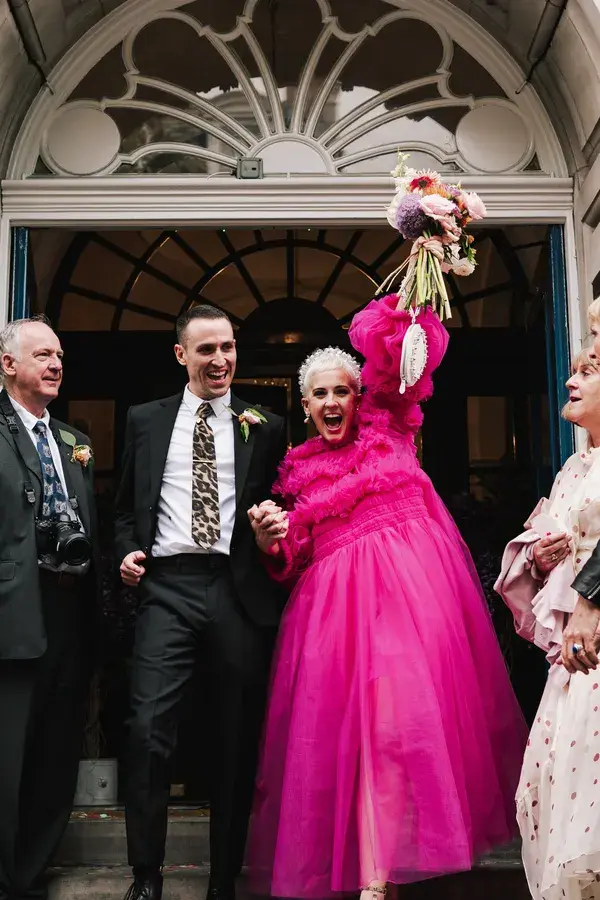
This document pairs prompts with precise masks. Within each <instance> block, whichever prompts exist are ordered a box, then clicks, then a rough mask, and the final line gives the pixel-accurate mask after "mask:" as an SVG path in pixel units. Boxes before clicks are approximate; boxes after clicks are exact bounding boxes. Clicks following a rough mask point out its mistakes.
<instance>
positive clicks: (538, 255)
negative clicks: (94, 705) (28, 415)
mask: <svg viewBox="0 0 600 900" xmlns="http://www.w3.org/2000/svg"><path fill="white" fill-rule="evenodd" d="M476 239H477V244H478V250H479V263H480V265H479V268H478V270H477V271H476V273H475V275H473V276H472V277H471V278H470V279H468V280H465V281H464V282H462V283H461V282H460V279H455V281H451V283H450V288H451V292H452V298H453V299H452V306H453V312H454V315H453V319H452V320H451V322H450V328H451V342H450V348H449V351H448V354H447V357H446V359H445V360H444V363H443V365H442V367H441V368H440V370H439V372H438V374H437V376H436V392H435V395H434V397H433V398H432V400H431V401H430V402H429V403H428V405H427V407H426V415H425V424H424V427H423V431H422V435H421V436H420V441H421V454H422V460H423V465H424V467H425V469H426V471H427V472H428V473H429V474H430V476H431V477H432V479H433V481H434V483H435V485H436V487H437V489H438V490H439V492H440V494H441V495H442V497H443V498H444V500H445V501H446V503H447V504H448V506H449V507H450V510H451V512H452V513H453V515H454V516H455V518H456V520H457V522H458V524H459V527H460V528H461V530H462V532H463V535H464V537H465V539H466V540H467V542H468V544H469V546H470V548H471V551H472V553H473V555H474V557H475V561H476V564H477V566H478V569H479V572H480V576H481V578H482V581H483V584H484V588H485V590H486V595H487V597H488V602H489V605H490V610H491V613H492V616H493V618H494V622H495V625H496V629H497V632H498V635H499V638H500V641H501V643H502V646H503V650H504V652H505V655H506V658H507V662H508V664H509V667H510V669H511V673H512V676H513V680H514V683H515V687H516V689H517V692H518V695H519V699H520V701H521V703H522V705H523V708H524V710H525V712H526V714H527V715H528V716H531V714H532V713H533V711H534V709H535V707H536V705H537V701H538V698H539V693H540V689H541V685H542V683H543V680H544V676H545V669H544V661H543V657H542V656H541V654H539V653H538V652H537V651H536V650H535V649H534V648H531V647H529V646H528V645H526V644H525V643H524V642H522V641H520V640H518V639H516V638H515V637H514V636H513V633H512V623H511V621H510V616H509V615H508V613H507V612H506V610H505V609H504V608H503V606H502V604H501V602H500V601H499V598H496V597H495V595H494V593H493V590H492V585H493V581H494V579H495V577H496V574H497V571H498V565H499V558H500V555H501V552H502V549H503V547H504V545H505V543H506V541H507V539H508V538H509V537H511V536H512V535H514V534H516V533H518V532H519V531H520V530H521V524H522V522H523V521H524V520H525V518H526V516H527V515H528V513H529V512H530V510H531V509H532V508H533V506H534V505H535V503H536V502H537V499H538V497H539V496H540V495H541V494H543V493H546V492H547V491H548V489H549V485H550V483H551V480H552V472H551V453H550V445H549V438H548V435H549V430H550V429H549V421H550V411H549V403H548V385H547V360H546V358H547V342H548V339H549V334H548V327H547V324H546V322H547V316H546V312H547V308H548V304H549V303H551V297H550V277H549V244H548V229H547V228H546V227H545V226H514V227H507V228H503V229H487V230H481V231H479V232H477V235H476ZM31 246H32V270H33V276H34V277H33V284H34V292H33V295H32V306H33V307H34V308H35V309H37V310H39V311H46V313H47V314H48V315H49V316H50V318H51V319H52V321H53V324H54V325H55V326H56V327H57V328H58V330H59V332H60V336H61V340H62V343H63V347H64V349H65V354H66V355H65V359H66V364H65V378H64V384H63V388H62V391H61V396H60V399H59V401H57V403H56V404H55V405H54V410H53V411H54V412H55V414H56V415H57V416H60V417H61V418H63V419H66V420H68V421H71V422H72V423H73V424H78V425H79V426H80V427H81V428H83V429H84V430H85V431H87V432H88V433H90V434H91V437H92V441H93V443H94V446H95V450H96V461H97V464H96V481H97V490H98V500H99V505H100V511H101V523H102V528H103V541H104V554H105V560H106V572H105V610H104V612H105V616H104V619H105V624H106V632H107V635H108V640H107V645H106V646H107V661H106V662H107V664H106V667H105V668H106V675H105V680H104V688H103V696H102V707H103V713H102V725H103V734H104V740H103V742H102V747H101V752H102V753H103V754H104V755H107V756H118V755H120V752H121V747H122V738H123V719H124V716H125V712H126V678H127V671H126V660H127V655H128V652H129V647H130V643H131V635H132V628H133V622H134V618H135V597H134V596H133V595H132V594H131V593H130V592H126V591H123V590H121V589H120V588H119V586H118V582H117V581H116V579H115V571H114V565H113V561H112V558H111V539H112V502H113V496H114V489H115V483H116V479H117V477H118V467H119V459H120V455H121V450H122V444H123V432H124V425H125V417H126V413H127V409H128V408H129V406H131V405H132V404H136V403H143V402H145V401H147V400H152V399H155V398H157V397H161V396H168V395H169V394H172V393H175V392H176V391H178V390H180V389H181V388H182V387H183V384H184V379H183V377H182V376H183V371H182V369H181V368H180V367H179V366H178V365H176V363H175V360H174V356H173V343H174V332H173V327H174V322H175V319H176V317H177V315H178V314H179V313H180V312H181V311H182V310H183V309H185V308H187V307H188V306H189V305H190V304H194V303H198V302H209V303H213V304H215V305H218V306H221V307H222V308H223V309H225V310H226V311H227V312H228V314H229V315H230V316H231V318H232V321H233V323H234V326H235V329H236V336H237V340H238V353H239V364H238V371H237V375H238V379H237V382H236V385H235V390H236V392H237V393H238V395H240V396H241V397H242V398H243V399H247V400H248V401H249V402H252V403H253V404H256V403H259V404H262V405H264V406H266V407H268V408H270V409H272V410H273V411H275V412H277V413H279V414H281V415H283V416H285V417H286V420H287V423H288V436H289V440H290V442H291V443H298V442H299V441H302V440H304V438H305V437H306V426H305V425H304V423H303V413H302V409H301V406H300V397H299V391H298V387H297V382H296V372H297V368H298V366H299V364H300V362H301V361H302V360H303V359H304V357H305V356H306V355H307V353H309V352H311V351H312V350H313V349H314V348H315V347H317V346H324V345H327V344H330V343H332V344H338V345H341V346H346V347H347V348H348V349H349V342H348V337H347V327H348V324H349V322H350V321H351V319H352V316H353V315H354V313H355V312H356V311H357V310H358V309H360V308H361V306H362V305H364V304H365V303H366V302H368V301H369V299H370V298H371V297H372V296H373V294H374V292H375V290H376V286H377V285H378V284H379V283H380V282H381V280H382V279H383V278H384V277H385V276H386V274H387V273H388V272H389V271H390V270H391V269H392V268H393V267H394V266H395V265H397V264H398V261H399V259H401V258H402V255H403V254H405V253H406V248H405V247H404V246H403V245H402V242H401V241H400V240H398V239H395V238H394V233H393V232H391V231H390V230H389V229H386V230H372V231H341V230H334V229H328V230H317V229H304V230H302V231H277V230H260V231H247V230H237V231H236V230H227V231H225V230H221V231H217V232H215V231H212V232H211V231H199V230H194V231H172V232H134V231H126V232H93V233H92V232H86V233H72V234H68V233H66V232H57V231H51V230H43V231H39V232H34V233H32V241H31ZM550 337H551V336H550ZM206 687H207V686H206V685H205V683H204V680H203V678H202V673H201V670H199V673H198V679H197V683H196V684H195V685H194V687H193V691H192V693H191V694H190V699H189V702H188V704H187V708H186V710H185V714H184V720H183V724H182V731H181V740H180V751H179V757H178V760H177V766H176V771H175V772H174V775H173V783H174V800H175V799H177V800H185V801H189V802H191V801H201V800H203V799H204V798H205V797H206V793H207V789H206V784H205V781H204V775H203V770H204V766H203V765H202V758H203V746H206V742H207V740H210V737H209V735H210V722H208V721H206V717H205V716H204V715H203V713H202V694H203V691H204V690H205V689H206Z"/></svg>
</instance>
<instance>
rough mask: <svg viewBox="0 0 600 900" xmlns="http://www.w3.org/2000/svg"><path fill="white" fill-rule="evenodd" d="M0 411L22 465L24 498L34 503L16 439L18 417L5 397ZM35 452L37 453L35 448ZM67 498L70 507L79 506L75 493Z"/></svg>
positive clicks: (17, 435) (18, 433)
mask: <svg viewBox="0 0 600 900" xmlns="http://www.w3.org/2000/svg"><path fill="white" fill-rule="evenodd" d="M0 412H1V413H2V415H3V417H4V419H5V420H6V424H7V425H8V430H9V432H10V434H11V436H12V439H13V445H14V448H15V450H16V451H17V455H18V457H19V459H20V461H21V463H22V465H23V471H24V473H25V481H24V482H23V488H24V490H25V498H26V500H27V502H28V503H30V504H32V505H35V502H36V498H35V490H34V487H33V484H32V483H31V481H30V480H29V474H28V472H29V468H28V465H27V460H26V459H25V456H24V455H23V450H22V448H21V447H20V445H19V440H18V437H19V435H20V433H21V429H20V428H19V419H18V416H17V413H16V412H15V409H14V407H13V405H12V403H11V402H10V401H9V400H7V399H6V398H2V400H0ZM27 440H29V438H27ZM35 452H36V453H37V450H36V451H35ZM40 475H41V461H40ZM42 483H43V477H42ZM65 493H66V494H67V496H68V488H67V491H65ZM68 499H69V503H70V504H71V507H72V509H73V510H77V509H78V507H79V502H78V500H77V497H75V495H73V496H72V497H69V498H68Z"/></svg>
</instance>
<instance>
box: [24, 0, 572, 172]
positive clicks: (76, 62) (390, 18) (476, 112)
mask: <svg viewBox="0 0 600 900" xmlns="http://www.w3.org/2000/svg"><path fill="white" fill-rule="evenodd" d="M307 2H309V3H311V4H313V5H315V6H317V7H318V9H319V12H320V15H321V20H322V29H321V34H320V35H319V38H318V40H317V41H316V42H315V43H314V46H313V48H312V50H311V52H310V54H309V57H308V59H307V61H306V65H305V67H304V70H303V73H302V77H301V79H300V82H299V84H298V86H297V90H296V91H295V97H294V102H293V109H292V111H291V118H290V121H288V122H285V121H284V115H283V111H282V96H281V93H282V92H281V88H280V87H279V86H278V85H277V82H276V79H275V77H274V75H273V72H272V68H271V67H270V65H269V61H268V60H267V58H266V56H265V53H264V52H263V49H262V48H261V46H260V43H259V42H258V41H257V39H256V37H255V35H254V32H253V28H252V26H253V19H254V15H255V12H256V9H257V6H258V5H259V3H260V0H247V2H246V4H245V7H244V10H243V15H242V16H239V17H238V18H237V22H236V25H235V27H234V28H233V29H230V30H229V31H228V32H224V33H220V32H218V31H217V30H216V29H214V28H213V27H212V26H211V25H210V24H206V23H204V22H201V21H198V19H197V18H196V17H195V16H194V15H192V14H191V13H190V12H189V11H188V10H186V7H189V0H129V2H127V3H125V4H124V5H123V6H121V7H119V8H118V9H117V10H115V11H114V12H113V13H112V14H110V15H109V16H107V17H106V18H105V19H104V20H102V22H100V23H99V24H98V25H96V26H95V27H94V28H92V29H91V30H90V31H89V32H87V34H86V35H85V36H84V37H83V38H82V39H81V40H80V41H79V42H78V43H77V44H76V45H75V46H74V47H73V49H72V50H71V51H69V52H68V53H67V54H66V56H65V57H64V58H63V59H62V60H61V62H60V63H59V64H58V66H57V67H56V69H55V70H54V71H53V73H52V76H51V79H50V80H51V83H52V92H50V91H48V90H47V89H43V90H42V91H41V92H40V93H39V95H38V97H37V98H36V100H35V102H34V103H33V104H32V106H31V108H30V110H29V113H28V114H27V116H26V118H25V121H24V123H23V126H22V128H21V130H20V132H19V135H18V137H17V140H16V142H15V145H14V148H13V152H12V155H11V159H10V164H9V167H8V172H7V176H8V178H9V179H11V180H18V179H22V178H26V177H28V176H29V175H31V174H33V173H34V171H35V167H36V163H37V161H38V158H39V157H40V156H41V159H42V160H43V162H44V164H45V166H46V168H47V169H48V170H49V172H51V173H53V174H55V175H63V176H64V175H74V176H81V175H95V176H99V175H107V174H112V173H113V172H115V171H117V170H118V169H119V167H120V166H121V165H123V164H130V165H135V164H136V163H139V161H140V160H141V159H143V158H144V157H147V156H149V155H151V154H152V153H153V152H155V153H159V152H163V153H164V152H166V151H170V152H174V153H178V152H179V153H181V154H182V155H184V154H187V155H188V156H195V157H197V158H201V159H204V160H206V161H207V162H210V163H212V164H213V168H212V172H211V171H210V170H209V171H207V172H206V174H212V173H213V172H216V171H218V167H219V166H220V167H221V168H223V167H225V168H226V169H229V170H231V169H232V168H233V167H234V165H235V159H236V155H237V156H240V155H246V156H258V155H261V156H263V157H265V158H266V162H267V164H268V165H269V166H270V167H271V173H272V174H289V170H288V171H285V170H284V171H282V170H281V169H282V166H283V164H284V163H285V160H286V159H288V158H289V156H290V150H292V149H294V150H295V151H296V154H295V155H296V158H298V159H299V160H300V163H299V165H300V172H301V173H302V174H308V173H312V174H315V173H317V172H319V173H321V174H324V175H326V174H328V175H335V174H345V175H347V174H354V173H353V172H352V163H354V164H355V165H357V164H359V163H360V164H364V163H366V162H367V161H368V160H373V159H375V158H376V148H373V147H372V146H371V147H369V146H368V142H367V145H365V142H364V137H365V135H367V134H368V133H369V131H371V132H374V131H375V130H377V129H379V131H380V133H381V135H382V148H381V149H383V150H384V151H387V153H388V156H389V154H391V153H393V150H394V149H395V147H396V146H397V144H398V140H395V141H394V140H386V134H387V135H389V137H391V136H392V134H394V131H393V129H394V127H395V128H396V129H398V130H399V133H401V131H402V129H400V128H399V125H400V124H401V123H402V122H404V123H405V122H406V120H407V117H409V116H411V115H417V116H424V115H426V113H427V111H428V110H432V111H433V110H439V109H441V108H461V109H462V110H463V111H464V115H463V117H462V119H461V121H460V122H459V124H458V127H457V128H456V133H455V134H454V135H452V134H451V133H448V134H442V131H443V129H438V133H437V134H435V129H433V130H431V129H430V132H431V133H430V135H429V136H428V135H427V134H425V135H423V131H424V129H422V128H421V129H417V128H413V130H412V131H413V133H412V134H411V133H406V128H404V129H403V131H404V133H401V140H402V144H403V147H405V148H406V149H409V150H412V151H413V152H415V153H417V154H422V155H423V156H424V158H425V159H427V158H430V159H432V160H433V161H434V162H437V164H438V165H440V166H442V167H444V166H450V167H454V169H455V171H457V172H460V173H464V174H473V175H481V174H487V173H489V174H500V173H502V174H516V173H519V172H522V171H524V170H525V169H526V168H527V166H528V164H530V163H531V161H532V159H533V157H534V156H536V158H537V161H538V162H539V170H540V171H541V173H545V174H548V175H553V176H555V177H556V176H558V177H565V176H566V175H567V174H568V172H567V166H566V163H565V159H564V155H563V153H562V150H561V147H560V143H559V141H558V138H557V136H556V133H555V131H554V128H553V125H552V123H551V120H550V117H549V116H548V114H547V113H546V111H545V109H544V107H543V104H542V103H541V102H540V100H539V98H538V97H537V95H536V93H535V91H534V90H533V88H532V87H531V86H530V85H527V86H525V87H523V85H524V80H525V76H524V73H523V71H522V70H521V69H520V68H519V66H518V65H517V64H516V63H515V62H514V60H513V59H512V58H511V57H510V55H509V54H508V53H507V52H506V51H505V50H504V49H503V48H502V47H501V46H500V44H499V43H497V42H496V41H495V40H494V39H493V38H492V37H491V36H490V34H489V33H488V32H486V31H485V29H483V28H482V27H481V26H480V25H478V24H477V23H476V22H474V20H473V19H471V18H470V17H469V16H468V15H467V14H466V13H463V12H462V11H461V10H458V9H457V8H456V7H455V6H454V5H453V4H451V3H450V2H448V0H427V3H426V4H424V3H423V2H422V0H384V2H385V4H386V6H387V7H389V11H388V12H386V13H385V14H384V15H382V16H380V17H379V18H378V19H376V20H375V21H373V22H370V23H369V24H365V25H364V26H363V27H362V28H361V29H358V30H356V31H354V32H350V31H346V30H344V29H343V28H342V27H340V24H339V21H338V19H337V18H336V17H335V16H333V15H332V10H331V7H330V4H329V3H328V2H327V0H307ZM159 20H160V21H161V22H164V23H169V22H174V21H177V22H179V23H181V24H182V25H185V26H186V27H187V28H189V29H191V30H192V31H194V32H195V34H196V36H197V41H198V48H199V49H200V48H201V46H202V42H203V41H204V42H208V43H209V44H210V45H211V47H212V48H215V49H216V50H217V51H218V53H219V54H220V55H221V56H222V58H223V60H224V61H225V63H226V64H227V65H228V66H229V69H230V71H231V73H232V75H233V76H234V80H236V81H237V84H238V85H239V92H240V94H242V95H243V99H244V101H245V105H246V107H247V110H249V112H250V115H251V116H252V118H253V121H254V125H255V127H254V129H249V128H248V127H246V126H245V124H244V122H243V116H240V115H239V113H238V115H237V117H236V116H235V115H233V114H232V113H231V111H230V110H228V109H227V108H226V107H227V105H228V103H227V102H223V100H225V101H227V94H225V93H223V94H222V95H221V96H220V97H219V98H216V101H215V98H214V97H210V96H202V95H201V93H200V92H197V93H192V92H190V91H189V90H186V89H185V88H183V87H182V86H180V85H177V84H167V83H166V82H165V80H162V81H161V80H160V79H156V78H152V77H151V76H148V75H147V74H145V73H144V72H143V71H140V70H139V69H138V68H137V67H136V61H135V58H134V55H135V50H134V48H135V43H136V39H137V38H138V36H139V35H140V34H141V33H142V32H143V31H144V29H145V28H146V27H147V26H148V25H151V24H152V23H156V22H157V21H159ZM401 21H404V22H407V23H408V22H424V23H426V24H427V26H428V27H429V28H430V29H431V30H432V31H433V32H435V33H436V34H437V35H438V38H439V41H440V46H441V53H440V56H439V59H438V60H437V64H436V65H435V67H434V68H433V69H432V71H431V72H430V73H429V74H427V75H426V76H424V77H421V78H418V79H413V80H408V81H405V82H404V83H400V84H396V85H393V84H391V85H389V86H388V87H386V88H385V89H384V90H382V91H379V92H378V91H370V92H368V96H366V97H365V99H364V100H362V102H360V103H357V104H355V105H354V106H351V107H350V108H349V109H348V110H347V111H344V108H343V105H342V104H338V109H337V110H336V112H337V113H338V114H341V121H337V122H336V121H332V122H331V123H330V125H329V127H328V128H326V129H325V130H324V131H322V132H321V133H320V134H318V133H317V130H318V126H319V125H322V114H323V109H324V107H325V106H326V104H327V103H328V102H331V97H332V91H333V89H334V85H335V84H336V81H338V80H339V79H340V77H341V76H342V75H343V73H344V68H345V66H346V65H347V64H348V63H349V61H350V60H351V59H352V57H353V55H354V54H355V53H356V51H357V50H358V49H359V48H360V47H361V46H362V45H363V44H367V43H368V42H369V41H370V40H373V39H374V38H376V37H377V36H378V35H380V34H382V33H383V32H384V31H385V29H390V28H391V27H392V26H393V25H394V24H395V23H398V22H401ZM334 39H335V40H337V41H338V42H341V43H342V44H343V45H345V46H344V50H343V52H342V53H341V54H340V56H339V58H338V60H337V61H336V62H335V64H334V65H333V66H332V67H331V69H330V71H329V73H328V75H327V77H326V78H324V79H323V81H322V84H321V85H320V86H319V87H318V88H315V83H314V75H315V72H316V70H317V67H318V65H319V62H320V57H321V54H322V53H323V50H324V48H325V47H326V45H327V43H328V41H331V40H334ZM236 41H237V42H243V43H244V45H245V50H246V51H247V53H248V55H249V56H250V57H251V58H252V60H253V65H254V66H255V69H256V71H258V72H259V73H260V80H261V87H262V94H261V93H260V91H259V90H257V87H256V84H255V81H256V79H255V78H253V77H252V75H251V73H250V71H249V69H248V67H247V66H246V67H245V66H244V64H243V63H242V62H241V61H240V58H239V55H238V53H237V52H236V50H235V49H234V47H233V45H234V44H235V43H236ZM119 44H120V45H121V48H122V56H123V61H124V65H125V79H126V82H127V87H126V90H125V91H124V92H123V94H122V95H121V96H120V97H117V98H115V97H100V98H99V99H95V100H93V101H90V100H84V99H76V100H73V99H71V100H70V99H69V98H71V97H72V94H73V92H74V91H75V90H76V88H77V86H78V84H79V83H80V82H81V81H82V79H83V78H84V77H85V75H86V74H87V73H88V72H90V71H91V70H92V69H93V67H94V66H95V65H96V64H97V63H99V62H100V60H102V59H103V58H104V57H106V55H107V54H108V53H109V52H110V51H111V50H113V48H115V47H117V46H118V45H119ZM455 46H458V47H460V48H462V49H463V50H464V51H466V52H467V53H468V54H469V55H470V56H471V57H472V59H473V60H474V61H476V63H478V64H479V65H480V66H481V67H482V69H483V70H485V71H486V72H487V73H489V75H490V76H491V78H492V79H493V81H494V82H495V83H496V84H497V85H498V87H499V89H500V90H499V91H498V95H497V96H476V95H475V94H472V95H468V94H462V95H457V94H455V93H454V92H453V90H452V88H451V84H450V82H451V77H452V74H453V70H452V64H453V56H454V47H455ZM199 58H201V56H200V55H199ZM375 62H376V61H375V60H374V64H375ZM428 87H429V88H432V89H434V88H435V89H436V90H437V96H436V97H433V96H431V95H430V96H428V97H426V98H424V99H417V100H413V99H412V98H414V96H415V93H418V92H419V91H421V92H423V91H425V89H427V88H428ZM473 87H475V86H473ZM140 88H144V89H146V91H147V90H152V89H154V90H160V91H162V96H163V98H164V99H163V102H159V101H157V100H150V101H149V100H147V99H144V100H140V99H139V97H138V91H139V89H140ZM403 96H405V97H406V98H407V102H406V103H405V104H404V105H402V101H401V98H402V97H403ZM390 101H393V102H394V103H395V104H396V105H395V107H393V108H389V103H390ZM411 101H412V102H411ZM182 102H183V103H184V104H187V108H183V109H182ZM386 103H387V104H388V108H386V107H385V104H386ZM398 103H399V104H400V105H398ZM382 105H383V106H384V109H385V111H384V112H383V113H379V114H377V109H378V108H379V109H381V107H382ZM229 106H231V101H230V100H229ZM115 108H119V109H126V108H129V109H130V110H132V109H137V110H140V109H145V110H146V111H147V113H148V114H149V115H152V114H157V115H168V116H172V117H173V118H174V119H177V120H178V121H179V122H183V123H187V125H189V126H190V127H191V128H198V129H201V130H203V131H204V132H205V133H206V134H207V135H208V137H209V143H208V145H206V146H203V147H198V146H194V145H193V144H192V143H191V142H189V141H187V142H186V141H183V142H176V141H173V140H171V141H159V142H155V143H154V147H153V148H152V147H150V146H149V145H148V144H146V145H140V146H138V147H135V148H133V150H130V151H129V152H124V150H123V148H122V146H121V144H122V138H123V135H119V133H118V128H117V127H116V126H115V124H114V122H113V120H112V119H111V117H110V113H111V110H114V109H115ZM421 124H422V123H421ZM385 126H389V127H388V129H387V133H386V129H385ZM491 129H493V131H494V141H490V140H489V134H490V131H491ZM76 137H78V138H79V140H78V141H74V138H76ZM120 138H121V140H120ZM361 139H363V146H361ZM74 144H75V145H76V144H78V145H79V147H76V148H75V150H76V152H74ZM348 148H350V149H348ZM352 148H354V149H352ZM300 151H301V152H300ZM384 156H385V154H384V153H381V152H379V157H380V158H383V157H384ZM348 157H350V160H349V159H348ZM278 169H279V170H278ZM386 170H389V165H383V164H382V166H381V167H380V168H379V169H377V168H376V167H373V166H372V167H371V168H370V172H371V173H372V174H373V173H375V172H378V171H379V172H381V173H382V174H383V173H384V172H385V171H386ZM300 172H298V174H300Z"/></svg>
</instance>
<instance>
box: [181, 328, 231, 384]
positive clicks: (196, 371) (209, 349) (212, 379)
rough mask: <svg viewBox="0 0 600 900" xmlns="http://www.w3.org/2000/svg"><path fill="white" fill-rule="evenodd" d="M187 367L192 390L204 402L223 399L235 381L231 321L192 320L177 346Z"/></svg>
mask: <svg viewBox="0 0 600 900" xmlns="http://www.w3.org/2000/svg"><path fill="white" fill-rule="evenodd" d="M175 355H176V356H177V359H178V361H179V362H180V364H181V365H182V366H185V367H186V369H187V371H188V376H189V379H190V390H191V391H192V393H193V394H195V395H196V396H197V397H201V398H202V399H203V400H212V399H214V398H215V397H224V396H225V394H226V393H227V391H228V390H229V388H230V387H231V382H232V381H233V376H234V375H235V366H236V362H237V352H236V348H235V339H234V337H233V328H232V327H231V322H230V321H229V319H192V321H191V322H189V323H188V325H187V327H186V329H185V332H184V333H183V335H182V343H181V344H176V345H175Z"/></svg>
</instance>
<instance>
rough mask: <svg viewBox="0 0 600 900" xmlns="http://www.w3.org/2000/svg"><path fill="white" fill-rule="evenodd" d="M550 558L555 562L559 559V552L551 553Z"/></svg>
mask: <svg viewBox="0 0 600 900" xmlns="http://www.w3.org/2000/svg"><path fill="white" fill-rule="evenodd" d="M550 559H551V560H552V562H554V560H556V559H558V554H557V553H551V554H550Z"/></svg>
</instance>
